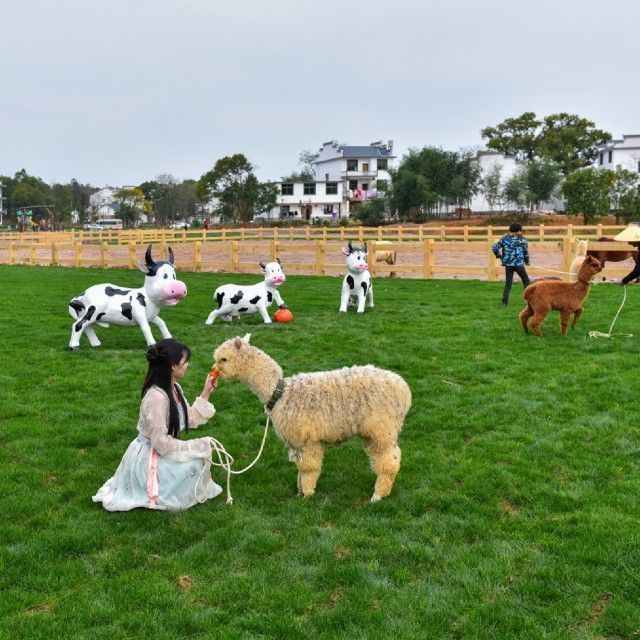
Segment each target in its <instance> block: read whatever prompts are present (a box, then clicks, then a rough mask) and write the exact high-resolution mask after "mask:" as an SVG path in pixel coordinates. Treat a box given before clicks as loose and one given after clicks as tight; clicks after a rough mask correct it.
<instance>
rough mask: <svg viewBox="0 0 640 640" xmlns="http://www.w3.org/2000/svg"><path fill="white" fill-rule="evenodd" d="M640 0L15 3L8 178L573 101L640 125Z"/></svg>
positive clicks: (142, 170)
mask: <svg viewBox="0 0 640 640" xmlns="http://www.w3.org/2000/svg"><path fill="white" fill-rule="evenodd" d="M639 19H640V2H638V0H608V1H606V2H603V1H602V0H567V1H563V0H538V1H535V2H529V1H524V0H449V1H446V0H442V1H438V2H436V1H434V0H366V1H352V0H324V1H322V2H317V1H315V2H312V1H310V0H295V1H294V0H275V1H272V2H267V1H266V0H231V1H227V0H128V1H124V0H58V1H57V2H50V1H48V0H47V1H42V0H20V1H19V2H18V1H16V0H13V1H12V2H10V3H4V5H3V9H2V13H1V24H2V31H1V35H0V54H1V56H2V64H1V68H2V73H1V75H0V87H1V89H0V92H1V93H0V95H1V96H2V99H1V100H0V174H4V175H11V176H12V175H13V174H14V173H15V172H16V171H18V170H20V169H22V168H24V169H26V170H27V172H28V173H29V174H32V175H37V176H40V177H41V178H43V179H44V180H46V181H47V182H51V183H52V182H55V181H58V182H67V181H69V180H70V179H71V178H76V179H77V180H79V181H80V182H83V183H85V182H88V183H90V184H92V185H94V186H102V185H114V186H118V185H132V184H139V183H141V182H143V181H145V180H151V179H154V178H155V177H156V176H158V175H159V174H162V173H169V174H172V175H174V176H175V177H176V178H178V179H186V178H196V179H197V178H199V177H200V175H202V173H204V172H205V171H208V170H209V169H210V168H211V167H212V166H213V164H214V163H215V161H216V160H217V159H219V158H221V157H223V156H226V155H231V154H233V153H238V152H240V153H244V154H245V155H246V156H247V157H248V159H249V160H250V161H251V162H252V163H253V164H254V165H255V166H256V173H257V175H258V177H259V178H260V179H262V180H267V179H273V180H277V179H279V178H280V177H281V176H282V175H285V174H286V173H288V172H290V171H292V170H299V169H300V168H301V167H300V166H299V165H298V156H299V153H300V151H302V150H304V149H309V150H313V151H316V150H318V149H319V147H320V146H321V144H322V143H323V142H324V141H328V140H334V139H335V140H339V141H340V142H345V143H348V144H353V145H360V144H369V143H370V142H372V141H374V140H380V139H382V140H393V141H394V151H395V152H396V154H397V156H398V158H399V159H400V158H401V157H402V155H403V154H404V153H406V151H407V150H408V149H409V148H410V147H417V148H421V147H423V146H427V145H433V146H438V147H442V148H444V149H448V150H457V149H459V148H461V147H477V146H480V145H481V144H482V139H481V137H480V129H482V128H483V127H484V126H487V125H492V124H497V123H498V122H500V121H502V120H503V119H504V118H507V117H511V116H516V115H520V114H521V113H522V112H524V111H534V112H535V113H536V114H537V115H538V116H544V115H548V114H550V113H557V112H560V111H568V112H570V113H577V114H579V115H581V116H583V117H587V118H589V119H591V120H593V121H594V122H595V124H596V126H598V127H599V128H603V129H605V130H607V131H609V132H611V134H612V135H613V136H614V137H615V138H618V137H621V136H622V134H631V133H640V81H639V80H638V61H639V59H640V55H639V54H640V35H639V31H638V24H639V23H640V20H639Z"/></svg>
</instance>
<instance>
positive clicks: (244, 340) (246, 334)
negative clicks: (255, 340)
mask: <svg viewBox="0 0 640 640" xmlns="http://www.w3.org/2000/svg"><path fill="white" fill-rule="evenodd" d="M249 340H251V334H250V333H245V334H244V336H243V338H242V342H246V343H247V344H249Z"/></svg>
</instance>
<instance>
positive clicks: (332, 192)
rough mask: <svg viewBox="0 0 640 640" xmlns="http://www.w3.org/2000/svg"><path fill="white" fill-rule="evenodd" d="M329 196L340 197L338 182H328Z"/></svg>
mask: <svg viewBox="0 0 640 640" xmlns="http://www.w3.org/2000/svg"><path fill="white" fill-rule="evenodd" d="M326 193H327V195H328V196H336V195H338V183H337V182H327V192H326Z"/></svg>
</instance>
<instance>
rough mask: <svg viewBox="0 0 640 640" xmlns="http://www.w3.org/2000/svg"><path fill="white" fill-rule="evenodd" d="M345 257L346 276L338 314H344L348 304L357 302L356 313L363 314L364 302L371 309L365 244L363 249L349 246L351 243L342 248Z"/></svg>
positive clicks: (371, 299)
mask: <svg viewBox="0 0 640 640" xmlns="http://www.w3.org/2000/svg"><path fill="white" fill-rule="evenodd" d="M342 253H343V254H344V255H345V256H347V275H345V277H344V280H343V281H342V295H341V296H340V313H346V312H347V307H348V306H349V304H353V303H355V302H357V304H358V313H364V303H365V300H366V301H367V302H368V304H369V307H371V308H373V287H372V285H371V274H370V273H369V265H368V264H367V243H366V242H365V243H364V248H363V249H360V247H353V246H351V242H349V244H348V245H347V246H346V247H343V248H342Z"/></svg>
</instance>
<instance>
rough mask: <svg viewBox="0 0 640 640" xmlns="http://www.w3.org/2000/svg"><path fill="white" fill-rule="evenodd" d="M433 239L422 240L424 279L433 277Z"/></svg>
mask: <svg viewBox="0 0 640 640" xmlns="http://www.w3.org/2000/svg"><path fill="white" fill-rule="evenodd" d="M433 245H434V242H433V240H429V239H427V240H423V241H422V249H423V252H422V254H423V255H422V277H423V278H425V280H427V279H429V278H431V277H433Z"/></svg>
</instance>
